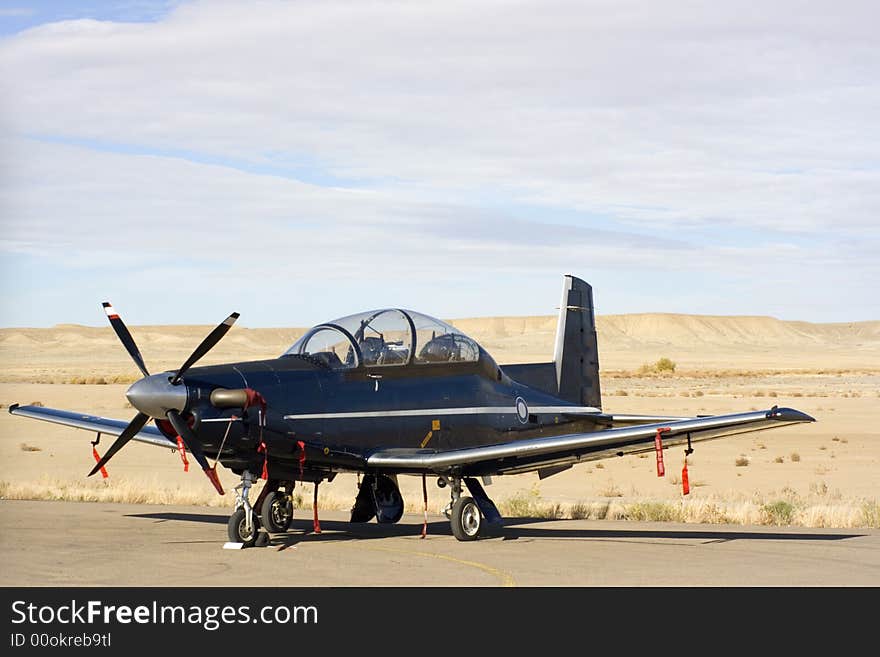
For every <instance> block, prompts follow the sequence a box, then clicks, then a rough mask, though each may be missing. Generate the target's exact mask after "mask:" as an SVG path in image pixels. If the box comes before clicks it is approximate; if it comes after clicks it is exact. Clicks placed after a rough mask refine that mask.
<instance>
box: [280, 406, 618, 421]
mask: <svg viewBox="0 0 880 657" xmlns="http://www.w3.org/2000/svg"><path fill="white" fill-rule="evenodd" d="M601 412H602V411H601V410H600V409H598V408H594V407H592V406H530V407H529V413H533V414H534V413H558V414H560V415H563V414H567V415H590V414H594V413H601ZM498 414H500V415H516V406H464V407H460V408H413V409H409V410H388V411H355V412H351V413H305V414H302V415H285V416H284V419H285V420H341V419H347V418H361V417H417V416H419V415H498Z"/></svg>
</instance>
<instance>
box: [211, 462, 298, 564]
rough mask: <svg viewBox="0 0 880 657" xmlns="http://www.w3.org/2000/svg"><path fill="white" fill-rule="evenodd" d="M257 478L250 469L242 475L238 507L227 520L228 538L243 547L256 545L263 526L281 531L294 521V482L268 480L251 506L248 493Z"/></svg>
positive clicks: (236, 499) (236, 497)
mask: <svg viewBox="0 0 880 657" xmlns="http://www.w3.org/2000/svg"><path fill="white" fill-rule="evenodd" d="M256 481H257V477H256V476H255V475H253V474H251V472H250V471H249V470H245V471H244V472H243V473H242V474H241V483H240V484H239V485H238V486H236V487H235V508H234V511H233V512H232V515H231V516H230V517H229V522H228V523H227V530H228V534H229V540H230V541H232V542H233V543H241V544H242V546H243V547H251V546H253V545H255V544H257V542H258V538H259V531H260V527H262V528H263V529H265V530H266V531H267V532H270V533H275V534H279V533H283V532H286V531H287V530H288V529H290V523H291V521H292V520H293V498H292V493H293V487H294V482H292V481H279V480H277V479H270V480H268V481H267V482H266V485H265V486H264V487H263V490H262V492H261V493H260V496H259V497H258V498H257V501H256V503H255V504H253V505H252V504H251V503H250V500H249V496H250V491H251V487H252V486H253V485H254V484H255V483H256ZM266 538H268V537H266Z"/></svg>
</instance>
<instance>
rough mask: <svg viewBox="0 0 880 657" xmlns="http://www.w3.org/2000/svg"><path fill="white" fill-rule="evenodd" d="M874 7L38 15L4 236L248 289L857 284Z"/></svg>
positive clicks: (1, 171)
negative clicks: (597, 275) (827, 272)
mask: <svg viewBox="0 0 880 657" xmlns="http://www.w3.org/2000/svg"><path fill="white" fill-rule="evenodd" d="M874 19H876V10H875V8H874V5H873V4H872V3H868V2H844V3H842V4H840V5H835V6H834V7H829V8H823V7H818V8H817V7H814V6H812V4H811V3H803V2H793V1H792V2H779V3H772V4H770V5H768V4H766V3H749V2H739V3H727V4H724V5H723V6H722V5H718V4H717V3H707V4H706V5H699V4H694V3H664V4H663V5H662V6H659V5H657V6H655V5H650V4H649V5H647V6H646V5H645V3H641V2H603V1H596V2H590V3H582V2H540V3H538V2H534V3H532V2H489V3H480V4H478V5H474V4H473V3H469V2H463V1H461V2H459V1H452V2H446V3H428V2H425V3H411V2H406V3H402V2H388V3H361V2H344V1H327V2H297V3H288V2H259V3H237V2H194V3H188V4H182V5H180V6H177V7H175V8H174V9H172V10H171V11H169V12H168V13H167V14H165V15H163V16H161V18H159V19H158V20H156V21H155V22H151V23H119V22H111V21H107V20H94V19H80V20H70V21H63V22H57V23H51V24H46V25H42V26H39V27H35V28H32V29H30V30H27V31H25V32H22V33H20V34H17V35H15V36H11V37H8V38H6V39H3V40H2V41H0V93H2V94H3V97H4V103H3V106H2V108H0V130H2V132H3V133H5V134H6V135H7V139H6V141H5V142H4V144H3V145H2V148H3V150H2V152H0V175H2V181H0V185H2V187H0V191H2V197H0V210H2V213H3V216H4V219H3V231H4V239H5V240H6V241H5V242H4V243H3V246H0V248H3V249H5V250H6V251H7V252H8V253H17V254H23V253H26V254H39V253H42V254H47V253H51V254H52V257H53V258H56V259H57V260H58V261H59V262H61V263H64V264H65V265H66V266H70V267H74V268H75V267H80V268H83V267H86V268H87V267H88V266H89V263H90V262H94V259H95V258H101V259H103V260H105V261H107V262H111V261H112V262H118V263H120V265H124V264H125V263H128V266H130V267H132V268H134V267H147V268H150V267H158V266H168V265H169V263H172V262H174V263H176V265H175V266H182V265H181V264H180V263H181V260H184V261H185V262H186V263H188V267H189V268H190V269H191V268H195V267H197V266H202V267H206V268H209V269H208V270H209V271H211V272H212V276H217V275H220V274H217V273H216V269H217V268H218V267H219V268H220V270H221V271H228V272H230V273H229V277H230V279H231V280H239V279H240V277H241V276H242V275H243V272H250V273H251V275H255V274H258V275H260V276H262V277H265V276H269V275H271V272H276V275H280V274H283V275H285V276H290V277H295V276H297V275H301V273H302V271H303V269H304V268H305V269H306V270H309V269H313V270H319V271H321V272H322V273H321V276H325V277H328V278H334V279H344V278H345V277H348V276H353V275H355V274H357V275H359V276H364V275H365V274H364V272H365V271H369V270H370V269H371V268H372V269H373V273H372V274H370V275H369V277H370V280H378V279H380V278H381V276H382V275H385V276H397V277H406V278H407V279H408V280H411V281H415V280H427V279H429V278H430V277H431V276H435V275H439V274H445V275H446V276H451V277H455V278H456V279H457V280H465V279H466V277H467V276H472V275H473V274H474V273H475V272H483V273H484V274H485V272H486V271H487V268H488V269H489V270H490V271H493V272H504V275H505V276H513V277H514V278H515V279H518V280H519V279H522V278H523V277H526V276H542V277H546V276H549V275H550V274H549V272H551V271H553V272H557V275H558V271H559V269H565V270H567V271H574V272H575V273H576V271H577V268H581V269H583V268H584V267H588V268H590V269H593V270H602V271H608V272H621V271H638V272H650V271H654V272H657V271H663V270H664V269H667V268H669V267H670V263H674V267H675V268H676V269H677V270H682V271H698V272H703V276H704V283H703V284H704V285H705V284H707V279H706V278H705V277H706V276H709V275H711V276H714V277H716V278H715V279H713V280H715V282H719V281H723V280H730V279H731V278H732V277H737V276H739V273H738V269H739V268H741V267H742V263H743V262H749V263H755V262H758V261H759V259H762V260H761V264H760V265H753V268H754V271H753V272H752V273H753V274H754V276H755V277H758V276H759V275H763V274H765V273H770V274H772V275H776V276H781V275H786V276H792V277H794V278H796V279H798V278H799V279H800V280H810V281H813V278H814V276H815V274H814V272H813V271H812V270H811V268H812V267H813V266H814V263H816V262H818V261H821V262H823V263H826V265H827V266H833V267H838V268H840V270H841V271H842V272H848V274H849V277H850V278H851V279H855V278H857V277H861V276H863V275H865V274H866V272H867V273H870V272H874V271H875V270H874V269H872V267H873V265H872V264H871V261H872V260H877V255H878V251H880V246H878V244H880V225H878V223H877V221H876V217H877V216H878V210H880V157H878V156H880V131H878V129H877V126H876V119H875V117H876V116H877V115H878V113H880V82H878V80H877V77H876V74H875V71H876V70H878V68H880V46H878V45H877V42H876V38H875V35H874V34H873V24H874V23H875V22H876V21H875V20H874ZM65 144H67V145H65ZM70 144H74V145H70ZM764 258H766V259H768V261H767V262H763V259H764ZM230 263H231V264H230ZM451 263H452V266H451ZM450 270H452V273H450ZM725 272H726V273H725ZM236 277H239V279H236ZM227 283H228V284H229V285H233V283H229V282H227ZM815 283H816V285H817V286H819V289H827V288H823V287H822V285H823V284H822V282H821V281H818V280H817V281H815ZM827 291H828V294H826V295H825V297H826V298H827V299H829V301H828V303H831V300H830V299H831V297H832V296H834V295H833V294H831V293H830V292H831V290H827ZM619 292H621V293H624V292H632V289H631V288H629V289H624V288H623V287H621V288H620V290H619ZM710 297H711V295H710V294H707V295H706V298H710ZM834 302H835V303H840V304H843V303H844V302H846V303H849V304H852V301H851V300H846V301H845V300H843V299H840V300H839V301H838V300H835V301H834ZM450 305H451V304H450ZM807 307H808V306H804V310H806V308H807ZM829 312H835V313H837V314H838V315H839V314H841V313H844V312H845V307H844V306H843V305H840V306H839V307H838V309H837V310H836V311H830V310H829Z"/></svg>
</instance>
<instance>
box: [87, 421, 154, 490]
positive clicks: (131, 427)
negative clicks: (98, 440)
mask: <svg viewBox="0 0 880 657" xmlns="http://www.w3.org/2000/svg"><path fill="white" fill-rule="evenodd" d="M149 419H150V416H149V415H147V414H146V413H138V414H137V415H135V416H134V419H133V420H132V421H131V422H129V423H128V426H127V427H125V429H124V430H123V432H122V433H121V434H119V437H118V438H117V439H116V441H115V442H114V443H113V444H112V445H110V449H108V450H107V453H106V454H104V457H103V458H102V459H101V460H100V461H98V464H97V465H96V466H95V467H94V468H93V469H92V471H91V472H90V473H89V476H90V477H91V476H92V475H93V474H95V473H96V472H97V471H98V470H100V469H101V468H103V467H104V466H105V465H106V464H107V461H109V460H110V459H111V458H112V457H113V455H114V454H115V453H116V452H118V451H119V450H120V449H122V448H123V447H125V445H126V443H128V441H129V440H131V439H132V438H134V437H135V436H136V435H137V433H138V431H140V430H141V429H143V428H144V425H145V424H146V423H147V421H149Z"/></svg>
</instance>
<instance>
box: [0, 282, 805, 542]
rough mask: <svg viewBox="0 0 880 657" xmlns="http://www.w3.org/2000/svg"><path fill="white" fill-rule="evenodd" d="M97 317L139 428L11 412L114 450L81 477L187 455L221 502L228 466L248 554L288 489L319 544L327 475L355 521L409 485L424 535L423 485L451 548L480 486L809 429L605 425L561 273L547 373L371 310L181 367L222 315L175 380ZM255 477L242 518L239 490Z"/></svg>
mask: <svg viewBox="0 0 880 657" xmlns="http://www.w3.org/2000/svg"><path fill="white" fill-rule="evenodd" d="M104 309H105V311H106V314H107V317H108V319H109V321H110V325H111V326H112V327H113V329H114V331H115V332H116V334H117V336H118V337H119V339H120V341H121V342H122V344H123V346H124V347H125V349H126V350H127V352H128V354H129V355H130V356H131V358H132V360H133V361H134V363H135V365H136V366H137V367H138V369H139V370H140V371H141V373H142V374H143V378H142V379H140V380H138V381H136V382H135V383H134V384H132V385H131V387H130V388H129V389H128V391H127V392H126V397H127V398H128V400H129V402H130V403H131V405H132V406H133V407H134V408H135V409H137V411H138V413H137V415H135V417H134V418H133V419H132V420H131V421H130V422H125V421H123V420H114V419H109V418H103V417H98V416H93V415H87V414H81V413H76V412H70V411H65V410H59V409H52V408H45V407H41V406H21V405H18V404H13V405H11V406H10V408H9V412H10V413H12V414H13V415H18V416H22V417H26V418H32V419H37V420H44V421H48V422H54V423H58V424H62V425H66V426H70V427H74V428H77V429H84V430H88V431H92V432H96V433H97V434H98V439H100V436H101V435H102V434H107V435H113V436H117V438H116V440H115V442H114V443H113V444H112V445H111V446H110V448H109V449H108V450H107V452H106V453H105V454H104V456H103V457H102V458H100V459H99V460H98V462H97V464H96V465H95V467H94V468H93V469H92V471H91V472H90V473H89V475H90V476H91V475H94V474H95V473H97V472H99V471H101V469H102V468H104V466H105V465H106V464H107V462H108V461H110V459H111V458H112V457H113V456H114V455H115V454H116V453H117V452H119V451H120V450H121V449H122V448H123V447H124V446H125V445H126V444H127V443H128V442H129V441H131V440H137V441H140V442H143V443H148V444H151V445H156V446H159V447H165V448H169V447H170V448H172V449H180V450H181V451H182V452H183V454H184V455H185V453H186V451H189V452H190V454H192V456H193V457H194V458H195V460H196V461H197V462H198V464H199V465H200V466H201V468H202V470H203V471H204V472H205V474H206V475H207V477H208V479H209V480H210V482H211V483H212V484H213V486H214V487H215V489H216V490H217V492H218V493H219V494H221V495H222V494H224V491H223V487H222V485H221V483H220V481H219V478H218V477H217V470H216V468H217V464H218V463H219V464H221V465H222V466H224V467H226V468H229V469H230V470H231V471H232V472H233V473H235V474H236V475H239V476H240V477H241V483H239V485H238V486H236V487H235V496H236V499H235V504H234V509H233V512H232V514H231V516H230V518H229V522H228V535H229V539H230V541H231V542H234V543H236V544H241V545H242V546H244V547H250V546H253V545H254V544H256V543H257V541H258V535H259V534H260V533H261V532H260V528H261V527H262V528H263V529H264V530H265V533H270V532H271V533H280V532H285V531H287V530H288V529H289V527H290V524H291V519H292V516H293V508H292V495H293V491H294V488H295V486H296V485H297V483H299V484H303V483H304V482H311V483H313V484H314V500H315V503H314V505H313V508H314V523H315V530H316V531H320V525H319V523H318V516H317V496H318V485H319V484H320V483H321V482H323V481H328V482H329V481H332V480H333V479H334V477H335V476H336V475H337V474H338V473H340V472H354V473H358V476H359V477H358V478H359V486H358V492H357V494H356V497H355V501H354V505H353V506H352V509H351V516H350V520H351V522H354V523H362V522H368V521H370V520H372V519H373V518H375V519H376V521H377V522H378V523H396V522H397V521H398V520H400V518H401V516H402V515H403V510H404V501H403V498H402V496H401V493H400V489H399V486H398V476H399V475H415V476H421V478H422V491H423V495H424V501H425V505H426V511H425V519H426V520H425V526H426V525H427V488H426V483H425V482H426V478H427V477H431V478H435V477H436V479H437V484H438V486H440V487H441V488H444V487H448V488H449V491H450V502H449V504H448V505H447V506H446V508H445V509H444V514H445V515H446V516H447V517H448V519H449V520H450V523H451V528H452V534H453V535H454V536H455V538H456V539H458V540H459V541H471V540H475V539H477V538H479V537H481V536H485V535H487V534H489V533H490V531H489V530H490V529H492V528H493V527H497V526H498V525H499V524H500V523H501V514H500V513H499V511H498V509H497V507H496V505H495V504H494V502H493V501H492V500H491V499H490V498H489V496H488V495H487V494H486V492H485V489H484V487H483V485H481V483H480V482H481V481H482V482H483V483H490V482H491V477H492V476H500V475H511V474H520V473H526V472H537V474H538V476H539V477H540V478H541V479H543V478H546V477H549V476H552V475H554V474H556V473H559V472H562V471H564V470H566V469H568V468H571V467H572V466H573V465H574V464H577V463H584V462H588V461H594V460H598V459H605V458H612V457H620V456H624V455H626V454H638V453H649V452H655V454H656V458H657V472H658V475H662V474H663V461H662V456H663V450H665V449H668V448H669V447H672V446H679V445H685V446H686V454H687V453H690V452H691V451H693V447H692V444H693V443H694V442H698V441H703V440H710V439H717V438H722V437H727V436H732V435H736V434H742V433H746V432H753V431H760V430H767V429H772V428H779V427H784V426H789V425H793V424H797V423H802V422H814V421H815V419H814V418H812V417H810V416H809V415H807V414H806V413H803V412H801V411H798V410H795V409H792V408H779V407H777V406H774V407H772V408H770V409H768V410H761V411H749V412H743V413H735V414H726V415H711V416H696V417H679V416H664V415H626V414H617V413H605V412H603V411H602V399H601V391H600V385H599V359H598V342H597V335H596V321H595V315H594V309H593V290H592V287H591V286H590V285H589V284H588V283H586V282H585V281H583V280H581V279H579V278H576V277H574V276H571V275H566V276H565V277H564V285H563V294H562V301H561V303H560V307H559V319H558V324H557V332H556V343H555V350H554V358H553V360H552V361H549V362H545V363H528V364H509V365H498V364H497V363H496V362H495V360H494V359H493V358H492V356H491V355H490V354H489V353H488V352H487V351H486V350H485V349H483V348H482V347H481V346H480V345H479V344H478V343H477V342H476V341H474V340H473V339H471V338H469V337H468V336H466V335H465V334H464V333H462V332H461V331H459V330H457V329H456V328H454V327H453V326H451V325H450V324H448V323H446V322H443V321H440V320H439V319H435V318H433V317H429V316H428V315H424V314H421V313H418V312H414V311H411V310H405V309H402V308H385V309H379V310H374V311H368V312H363V313H359V314H355V315H349V316H347V317H342V318H340V319H336V320H332V321H329V322H325V323H322V324H318V325H317V326H315V327H313V328H311V329H310V330H309V331H307V332H306V333H305V334H304V335H303V336H302V337H301V338H299V339H298V340H297V341H296V342H295V343H294V344H293V345H292V346H291V347H290V348H289V349H288V350H287V351H285V352H284V353H283V354H281V355H280V356H279V357H278V358H274V359H268V360H258V361H250V362H239V363H232V364H223V365H211V366H203V367H194V365H195V363H196V362H197V361H198V360H199V359H201V358H202V357H203V356H204V355H205V354H206V353H208V351H210V349H212V348H213V347H214V345H216V344H217V342H219V340H220V339H221V338H222V337H223V336H224V335H225V334H226V333H227V332H228V331H229V329H230V327H231V326H232V325H233V323H234V322H235V320H236V319H237V318H238V313H233V314H231V315H230V316H229V317H228V318H226V320H224V321H223V322H222V323H220V324H219V325H218V326H217V327H216V328H215V329H214V330H213V331H211V333H210V334H209V335H208V336H207V337H206V338H205V339H204V340H203V341H202V343H201V344H200V345H199V346H198V347H197V348H196V349H195V351H193V353H192V354H191V355H190V357H189V358H188V359H187V360H186V361H185V362H184V363H183V365H181V366H180V368H179V369H177V370H176V371H168V372H162V373H160V374H150V372H149V371H148V369H147V367H146V364H145V362H144V359H143V357H142V356H141V353H140V351H139V350H138V347H137V344H136V343H135V341H134V339H133V338H132V336H131V333H130V332H129V330H128V328H127V327H126V325H125V324H124V323H123V321H122V319H121V318H120V317H119V315H118V314H117V313H116V311H115V310H114V309H113V307H112V305H111V304H110V303H109V302H105V303H104ZM151 421H152V424H150V422H151ZM93 444H94V443H93ZM209 456H210V457H212V458H214V460H215V461H214V465H213V466H211V465H209V462H208V457H209ZM95 457H96V459H98V455H97V452H95ZM261 478H262V479H265V484H264V486H263V488H262V491H261V492H260V494H259V496H258V498H257V499H256V500H255V502H254V503H253V504H252V503H251V502H250V499H249V495H250V489H251V487H252V486H253V485H254V484H255V483H257V482H258V480H259V479H261ZM464 488H466V489H467V493H469V494H464V493H465V491H464ZM424 535H425V527H423V530H422V536H423V537H424Z"/></svg>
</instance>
